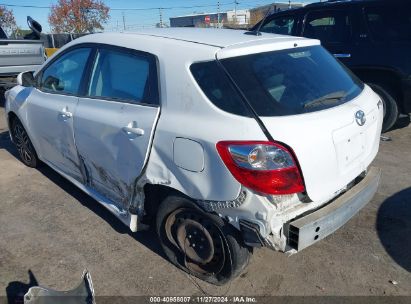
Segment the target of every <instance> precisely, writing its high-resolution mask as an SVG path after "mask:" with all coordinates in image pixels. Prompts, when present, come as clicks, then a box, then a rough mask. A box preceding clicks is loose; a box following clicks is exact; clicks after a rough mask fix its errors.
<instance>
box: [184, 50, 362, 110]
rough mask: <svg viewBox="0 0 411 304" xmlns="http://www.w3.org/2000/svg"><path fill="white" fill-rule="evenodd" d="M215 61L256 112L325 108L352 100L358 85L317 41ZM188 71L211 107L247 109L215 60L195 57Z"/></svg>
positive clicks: (352, 76) (348, 72)
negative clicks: (306, 44) (196, 58)
mask: <svg viewBox="0 0 411 304" xmlns="http://www.w3.org/2000/svg"><path fill="white" fill-rule="evenodd" d="M221 63H222V64H223V66H224V67H225V68H226V70H227V71H228V73H229V74H230V76H231V77H232V79H233V80H234V82H235V83H236V85H237V86H238V88H239V89H240V90H241V91H242V94H243V95H244V96H245V97H246V98H247V100H248V102H249V103H250V104H251V106H252V107H253V109H254V110H255V111H256V112H257V114H258V115H259V116H285V115H296V114H303V113H310V112H315V111H320V110H324V109H328V108H331V107H335V106H338V105H341V104H343V103H345V102H347V101H350V100H352V99H353V98H355V97H356V96H358V95H359V94H360V93H361V91H362V90H363V87H364V85H363V83H362V82H361V81H360V80H358V79H357V78H356V77H355V76H354V75H352V74H351V72H350V71H349V70H348V69H346V68H345V67H344V66H343V65H342V64H340V63H339V62H338V61H337V60H335V59H334V57H333V56H332V55H331V54H329V53H328V52H327V51H326V50H325V49H324V48H322V47H321V46H314V47H307V48H298V49H291V50H283V51H273V52H267V53H260V54H252V55H246V56H240V57H234V58H228V59H223V60H221ZM191 72H192V73H193V76H194V78H195V79H196V81H197V83H198V84H199V86H200V87H201V89H202V90H203V92H204V93H205V94H206V95H207V97H208V98H209V99H210V100H211V102H213V103H214V104H215V105H216V106H217V107H219V108H220V109H222V110H225V111H227V112H230V113H233V114H237V115H242V116H249V115H250V114H249V112H248V111H247V110H246V108H245V107H244V101H243V100H242V99H241V97H240V95H239V94H238V92H237V91H236V89H235V87H234V86H233V85H232V84H231V83H230V80H229V78H228V77H226V76H225V75H224V71H223V69H221V68H220V67H219V66H218V64H217V62H216V61H211V62H202V63H195V64H193V65H192V66H191Z"/></svg>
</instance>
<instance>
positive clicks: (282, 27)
mask: <svg viewBox="0 0 411 304" xmlns="http://www.w3.org/2000/svg"><path fill="white" fill-rule="evenodd" d="M295 24H296V21H295V17H290V16H282V17H276V18H274V19H272V20H270V21H269V22H267V23H266V24H264V25H263V26H262V27H261V31H262V32H266V33H273V34H280V35H292V34H293V33H294V28H295Z"/></svg>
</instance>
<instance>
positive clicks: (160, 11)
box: [158, 7, 163, 28]
mask: <svg viewBox="0 0 411 304" xmlns="http://www.w3.org/2000/svg"><path fill="white" fill-rule="evenodd" d="M158 12H159V14H160V27H161V28H162V27H163V10H162V9H161V7H160V8H159V9H158Z"/></svg>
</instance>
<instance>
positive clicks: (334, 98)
mask: <svg viewBox="0 0 411 304" xmlns="http://www.w3.org/2000/svg"><path fill="white" fill-rule="evenodd" d="M345 96H347V94H346V93H345V92H344V91H338V92H334V93H331V94H327V95H324V96H323V97H320V98H317V99H314V100H312V101H309V102H307V103H306V104H305V105H304V108H311V107H315V106H318V105H323V106H326V105H330V104H333V103H336V102H339V101H340V100H341V99H343V98H344V97H345Z"/></svg>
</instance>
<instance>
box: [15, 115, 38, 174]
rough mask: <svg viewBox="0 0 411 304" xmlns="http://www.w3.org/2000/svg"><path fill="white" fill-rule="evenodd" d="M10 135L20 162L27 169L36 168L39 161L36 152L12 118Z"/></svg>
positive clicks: (21, 126)
mask: <svg viewBox="0 0 411 304" xmlns="http://www.w3.org/2000/svg"><path fill="white" fill-rule="evenodd" d="M11 134H12V137H13V142H14V144H15V146H16V148H17V151H18V152H19V156H20V159H21V161H22V162H23V163H24V164H25V165H26V166H28V167H31V168H37V167H38V165H39V163H40V161H39V159H38V157H37V153H36V150H35V149H34V146H33V144H32V142H31V140H30V138H29V135H28V134H27V132H26V130H25V129H24V127H23V124H22V123H21V122H20V120H19V119H18V118H14V119H13V121H12V122H11Z"/></svg>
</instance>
